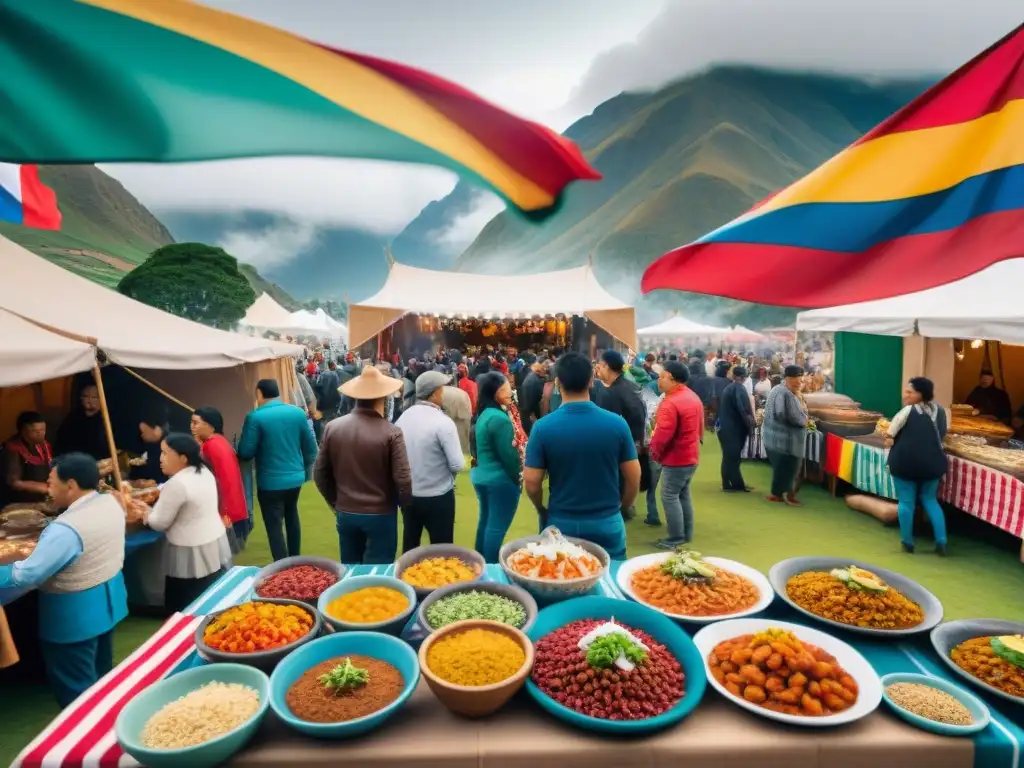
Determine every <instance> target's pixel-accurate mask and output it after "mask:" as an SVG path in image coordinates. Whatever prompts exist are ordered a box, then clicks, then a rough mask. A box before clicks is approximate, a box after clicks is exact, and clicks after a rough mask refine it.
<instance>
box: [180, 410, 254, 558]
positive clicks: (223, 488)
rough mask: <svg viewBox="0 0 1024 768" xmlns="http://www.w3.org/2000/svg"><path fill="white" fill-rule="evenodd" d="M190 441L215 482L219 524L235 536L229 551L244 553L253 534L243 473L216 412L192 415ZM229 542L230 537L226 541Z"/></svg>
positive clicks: (221, 419)
mask: <svg viewBox="0 0 1024 768" xmlns="http://www.w3.org/2000/svg"><path fill="white" fill-rule="evenodd" d="M191 429H192V437H194V438H195V439H196V440H197V441H198V443H199V445H200V447H201V449H202V454H203V458H204V459H206V463H207V464H209V465H210V469H211V470H212V472H213V477H214V479H215V480H216V481H217V506H218V509H219V510H220V517H221V522H223V523H224V527H225V528H228V527H230V528H231V529H232V531H233V532H234V539H235V542H236V544H237V547H235V546H233V547H232V550H235V549H236V548H237V549H238V550H242V549H245V540H246V539H247V538H248V537H249V533H250V531H251V530H252V521H251V520H250V519H249V505H248V504H247V503H246V501H245V487H244V485H243V483H242V470H241V467H240V466H239V464H238V456H236V455H235V449H234V448H232V447H231V443H229V442H228V439H227V438H226V437H224V417H223V416H222V415H221V412H220V411H218V410H217V409H216V408H211V407H209V406H206V407H203V408H196V409H195V411H194V412H193V413H192V423H191ZM228 541H229V542H230V541H231V537H230V536H229V537H228Z"/></svg>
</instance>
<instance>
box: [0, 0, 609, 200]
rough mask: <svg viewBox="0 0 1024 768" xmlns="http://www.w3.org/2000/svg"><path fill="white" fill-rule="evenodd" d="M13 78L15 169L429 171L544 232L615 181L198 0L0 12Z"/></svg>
mask: <svg viewBox="0 0 1024 768" xmlns="http://www.w3.org/2000/svg"><path fill="white" fill-rule="evenodd" d="M44 43H45V44H44ZM0 69H2V71H3V73H4V75H3V79H2V80H0V103H2V104H5V105H8V106H9V108H7V109H6V111H5V119H4V120H2V121H0V161H9V162H36V163H94V162H179V161H191V160H212V159H223V158H236V157H260V156H271V155H306V156H332V157H356V158H370V159H378V160H394V161H403V162H411V163H425V164H430V165H438V166H442V167H444V168H448V169H450V170H453V171H455V172H456V173H458V174H460V175H461V176H463V177H466V178H469V179H472V180H476V181H478V182H481V183H483V184H485V185H487V186H489V187H490V188H491V189H493V190H494V191H495V192H497V193H498V194H499V195H501V196H502V197H503V198H505V199H506V200H507V201H509V202H510V203H511V204H512V205H514V206H516V207H517V208H519V209H520V210H522V211H523V212H524V213H526V214H527V215H528V216H530V217H531V218H542V217H544V216H545V215H547V214H548V213H550V212H551V211H553V210H554V209H555V208H556V206H557V203H558V200H559V197H560V195H561V193H562V191H563V190H564V188H565V187H566V185H567V184H569V183H570V182H572V181H576V180H579V179H597V178H600V175H599V174H598V173H597V172H596V171H595V170H594V169H593V168H591V167H590V165H589V164H588V163H587V161H586V159H585V158H584V157H583V155H582V154H581V153H580V151H579V149H578V148H577V147H576V145H575V144H573V143H572V142H571V141H569V140H567V139H564V138H562V137H561V136H559V135H558V134H556V133H554V132H553V131H550V130H548V129H547V128H545V127H543V126H541V125H538V124H536V123H532V122H529V121H526V120H521V119H519V118H516V117H513V116H512V115H509V114H508V113H507V112H505V111H503V110H501V109H499V108H498V107H496V106H494V105H492V104H490V103H488V102H486V101H483V100H482V99H480V98H479V97H477V96H475V95H473V94H472V93H470V92H469V91H467V90H465V89H463V88H460V87H459V86H457V85H454V84H452V83H450V82H447V81H445V80H442V79H441V78H438V77H434V76H433V75H430V74H428V73H426V72H423V71H421V70H418V69H413V68H412V67H406V66H403V65H401V64H395V63H392V62H389V61H383V60H381V59H377V58H373V57H371V56H363V55H359V54H355V53H350V52H346V51H339V50H335V49H332V48H328V47H326V46H323V45H318V44H316V43H314V42H311V41H309V40H306V39H304V38H301V37H298V36H296V35H293V34H291V33H289V32H285V31H284V30H281V29H276V28H274V27H270V26H267V25H265V24H261V23H259V22H257V21H253V20H251V19H247V18H243V17H241V16H235V15H233V14H230V13H226V12H224V11H219V10H216V9H213V8H208V7H206V6H203V5H199V4H198V3H191V2H187V1H186V0H145V2H138V0H46V2H38V3H36V2H22V1H21V0H0Z"/></svg>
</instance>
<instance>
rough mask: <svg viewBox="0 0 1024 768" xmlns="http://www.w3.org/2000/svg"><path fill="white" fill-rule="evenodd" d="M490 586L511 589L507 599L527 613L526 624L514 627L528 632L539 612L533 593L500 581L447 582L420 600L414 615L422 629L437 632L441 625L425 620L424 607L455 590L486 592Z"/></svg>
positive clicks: (455, 591) (517, 585)
mask: <svg viewBox="0 0 1024 768" xmlns="http://www.w3.org/2000/svg"><path fill="white" fill-rule="evenodd" d="M492 587H498V588H499V591H500V590H504V589H508V590H511V591H512V593H513V594H515V597H514V598H509V599H510V600H511V599H514V600H515V601H516V602H518V603H519V604H521V605H522V606H523V608H524V609H526V614H527V615H526V624H524V625H523V626H521V627H516V629H518V630H519V631H521V632H524V633H526V632H529V631H530V629H531V628H532V627H533V624H534V622H536V620H537V615H538V614H539V613H540V606H538V605H537V601H536V599H534V597H533V595H531V594H530V593H529V592H528V591H527V590H526V589H524V588H523V587H522V586H520V585H519V584H505V583H503V582H500V581H461V582H459V583H457V584H449V585H447V586H444V587H438V588H437V589H435V590H434V591H433V592H431V593H430V594H429V595H427V596H426V597H424V598H423V599H422V600H421V601H420V604H419V607H417V609H416V616H417V618H418V619H419V620H420V624H422V625H423V628H424V629H428V630H430V631H431V632H437V631H438V629H443V627H435V626H434V625H433V624H431V623H430V622H429V621H427V615H426V613H425V612H424V609H425V608H426V607H429V606H430V605H433V604H434V603H436V602H437V601H438V600H443V599H444V598H446V597H448V596H450V595H454V594H455V593H457V592H472V591H473V590H474V589H476V590H483V591H485V592H486V591H488V590H489V589H491V588H492ZM502 597H508V595H502ZM524 600H528V601H529V603H527V602H524ZM530 603H532V604H533V612H534V617H533V620H532V621H531V619H530V615H529V614H530V607H531V606H530ZM452 623H454V622H452Z"/></svg>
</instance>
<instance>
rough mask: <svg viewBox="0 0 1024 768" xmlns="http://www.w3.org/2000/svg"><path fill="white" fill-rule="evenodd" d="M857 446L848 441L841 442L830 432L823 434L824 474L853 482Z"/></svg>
mask: <svg viewBox="0 0 1024 768" xmlns="http://www.w3.org/2000/svg"><path fill="white" fill-rule="evenodd" d="M856 450H857V444H856V443H854V442H851V441H849V440H843V438H841V437H839V436H838V435H833V434H832V433H831V432H826V433H825V467H824V469H825V473H826V474H829V475H832V476H833V477H838V478H839V479H840V480H845V481H846V482H848V483H852V482H853V459H854V456H855V455H856Z"/></svg>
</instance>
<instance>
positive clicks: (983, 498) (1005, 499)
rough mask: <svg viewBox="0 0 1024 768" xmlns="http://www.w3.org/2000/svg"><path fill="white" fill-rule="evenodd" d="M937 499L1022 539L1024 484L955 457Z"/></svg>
mask: <svg viewBox="0 0 1024 768" xmlns="http://www.w3.org/2000/svg"><path fill="white" fill-rule="evenodd" d="M939 498H940V499H941V500H942V501H945V502H947V503H949V504H952V505H953V506H954V507H956V508H957V509H962V510H963V511H964V512H966V513H967V514H969V515H973V516H974V517H977V518H980V519H981V520H984V521H985V522H986V523H989V524H991V525H994V526H995V527H996V528H1000V529H1002V530H1004V531H1007V532H1008V533H1012V534H1013V535H1014V536H1016V537H1017V538H1024V509H1022V507H1024V482H1021V481H1020V480H1018V479H1017V478H1015V477H1012V476H1011V475H1008V474H1006V473H1005V472H999V471H998V470H995V469H990V468H989V467H985V466H982V465H981V464H977V463H975V462H973V461H968V460H967V459H961V458H959V457H957V456H950V457H949V470H948V471H947V472H946V477H945V479H944V480H943V481H942V485H941V486H940V487H939Z"/></svg>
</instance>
